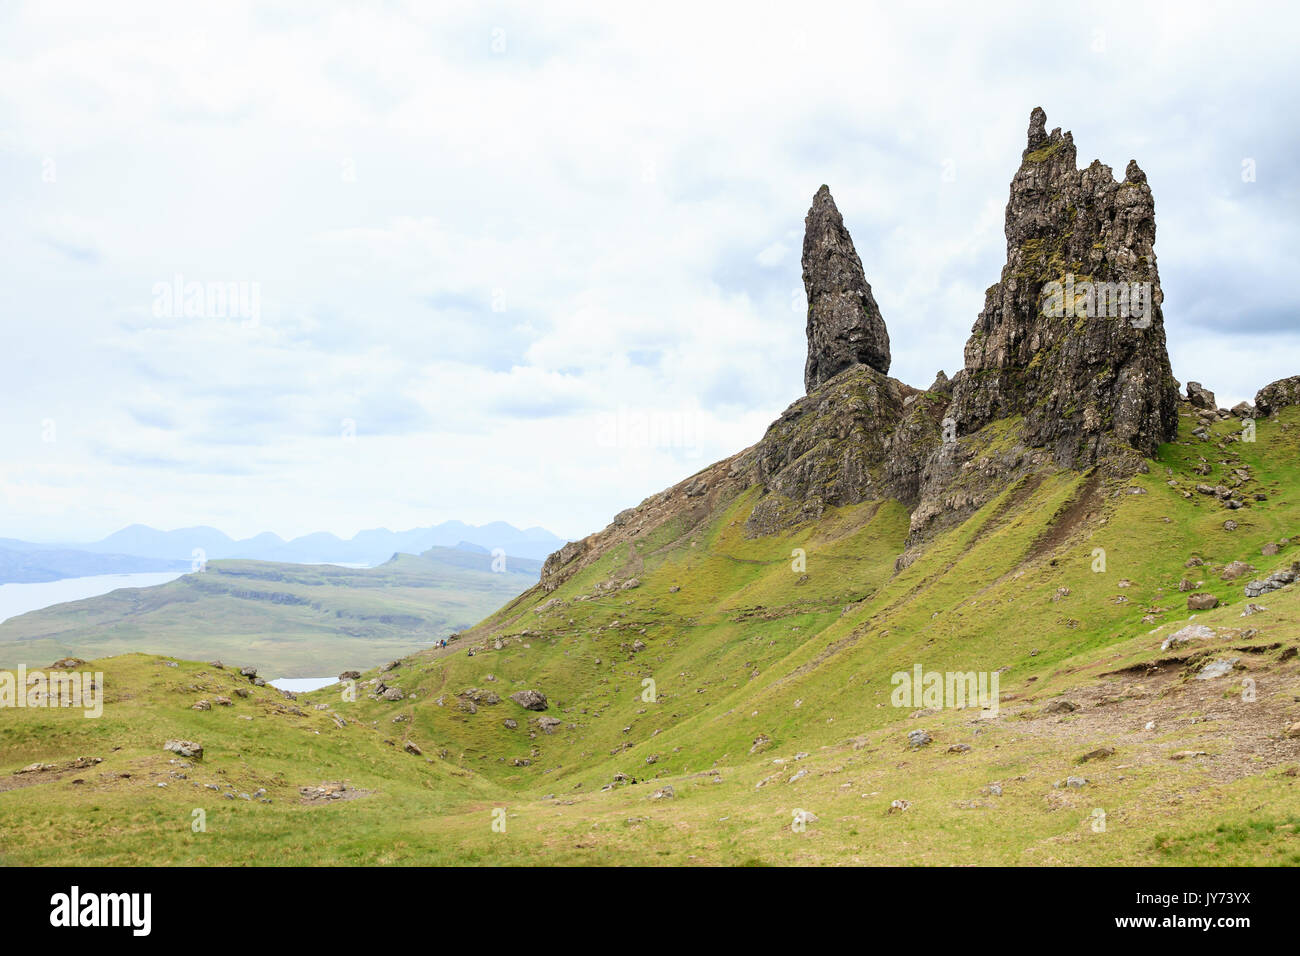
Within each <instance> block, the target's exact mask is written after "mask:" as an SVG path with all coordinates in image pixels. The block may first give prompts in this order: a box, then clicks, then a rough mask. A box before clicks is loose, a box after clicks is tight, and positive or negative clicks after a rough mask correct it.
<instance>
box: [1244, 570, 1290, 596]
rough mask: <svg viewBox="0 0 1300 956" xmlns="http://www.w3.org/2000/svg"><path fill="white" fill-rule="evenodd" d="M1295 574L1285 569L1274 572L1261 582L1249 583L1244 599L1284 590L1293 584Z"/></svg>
mask: <svg viewBox="0 0 1300 956" xmlns="http://www.w3.org/2000/svg"><path fill="white" fill-rule="evenodd" d="M1295 579H1296V573H1295V572H1294V571H1291V570H1289V569H1287V568H1283V569H1282V570H1280V571H1274V572H1273V573H1272V574H1270V575H1269V576H1268V577H1266V578H1264V579H1263V580H1256V581H1251V582H1250V583H1249V584H1247V585H1246V597H1251V598H1253V597H1259V596H1260V595H1261V594H1268V593H1269V592H1270V591H1276V590H1278V589H1279V588H1284V587H1286V586H1287V585H1288V584H1292V583H1294V582H1295Z"/></svg>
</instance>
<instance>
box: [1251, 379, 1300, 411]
mask: <svg viewBox="0 0 1300 956" xmlns="http://www.w3.org/2000/svg"><path fill="white" fill-rule="evenodd" d="M1288 405H1300V375H1292V376H1291V377H1290V378H1280V379H1278V380H1277V381H1276V382H1270V383H1269V384H1268V385H1265V386H1264V387H1263V388H1261V389H1260V390H1259V391H1258V392H1256V393H1255V407H1256V408H1257V409H1258V410H1259V413H1260V414H1261V415H1272V414H1274V413H1276V412H1277V411H1278V410H1279V409H1282V408H1286V407H1287V406H1288Z"/></svg>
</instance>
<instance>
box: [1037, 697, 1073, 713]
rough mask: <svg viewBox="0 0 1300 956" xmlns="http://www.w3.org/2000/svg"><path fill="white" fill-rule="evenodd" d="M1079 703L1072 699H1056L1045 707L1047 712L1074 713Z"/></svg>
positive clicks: (1044, 710) (1044, 711)
mask: <svg viewBox="0 0 1300 956" xmlns="http://www.w3.org/2000/svg"><path fill="white" fill-rule="evenodd" d="M1078 709H1079V705H1078V704H1076V703H1075V702H1074V701H1072V700H1054V701H1052V702H1051V703H1050V704H1048V705H1047V706H1046V707H1044V708H1043V713H1045V714H1072V713H1074V712H1075V711H1076V710H1078Z"/></svg>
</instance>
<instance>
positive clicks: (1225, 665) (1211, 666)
mask: <svg viewBox="0 0 1300 956" xmlns="http://www.w3.org/2000/svg"><path fill="white" fill-rule="evenodd" d="M1236 663H1237V658H1235V657H1234V658H1232V659H1231V660H1226V661H1225V660H1218V661H1211V662H1210V663H1208V664H1206V665H1205V666H1204V667H1202V668H1201V669H1200V671H1199V672H1198V673H1197V675H1196V679H1197V680H1214V679H1215V678H1216V677H1226V676H1227V675H1228V674H1231V673H1232V668H1233V667H1234V666H1235V665H1236Z"/></svg>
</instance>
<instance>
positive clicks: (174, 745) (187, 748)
mask: <svg viewBox="0 0 1300 956" xmlns="http://www.w3.org/2000/svg"><path fill="white" fill-rule="evenodd" d="M163 750H169V751H171V752H172V753H174V754H180V756H182V757H192V758H194V759H195V760H201V759H203V745H202V744H198V743H195V742H194V741H192V740H169V741H167V742H166V743H165V744H163Z"/></svg>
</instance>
